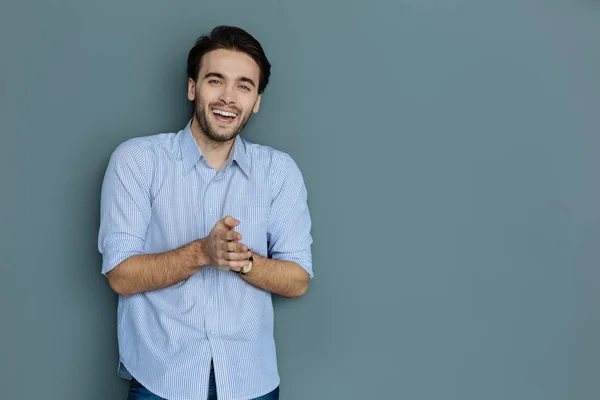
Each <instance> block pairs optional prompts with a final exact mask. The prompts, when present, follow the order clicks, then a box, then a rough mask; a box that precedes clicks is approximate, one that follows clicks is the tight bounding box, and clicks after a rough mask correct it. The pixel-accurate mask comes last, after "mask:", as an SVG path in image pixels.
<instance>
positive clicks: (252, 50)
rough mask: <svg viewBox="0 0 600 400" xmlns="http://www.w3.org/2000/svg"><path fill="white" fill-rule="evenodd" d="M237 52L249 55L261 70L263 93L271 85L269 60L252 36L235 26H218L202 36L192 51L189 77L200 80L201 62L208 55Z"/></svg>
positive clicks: (189, 61) (188, 62)
mask: <svg viewBox="0 0 600 400" xmlns="http://www.w3.org/2000/svg"><path fill="white" fill-rule="evenodd" d="M217 49H226V50H235V51H240V52H242V53H246V54H248V55H249V56H250V57H252V59H254V61H256V63H257V64H258V66H259V68H260V79H259V82H258V93H262V92H263V91H264V90H265V88H266V87H267V83H269V76H270V75H271V64H270V63H269V60H267V56H266V55H265V52H264V50H263V48H262V46H261V45H260V43H259V42H258V40H256V39H254V37H252V35H250V34H249V33H248V32H246V31H245V30H243V29H241V28H237V27H235V26H217V27H216V28H214V29H213V30H212V32H211V33H210V35H208V36H201V37H199V38H198V40H196V44H194V47H192V49H191V50H190V53H189V54H188V61H187V75H188V78H192V79H193V80H194V81H196V79H198V73H199V72H200V61H201V60H202V56H204V55H205V54H206V53H208V52H210V51H213V50H217Z"/></svg>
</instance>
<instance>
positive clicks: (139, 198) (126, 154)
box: [98, 140, 151, 275]
mask: <svg viewBox="0 0 600 400" xmlns="http://www.w3.org/2000/svg"><path fill="white" fill-rule="evenodd" d="M149 186H150V185H149V181H148V171H147V162H146V160H145V156H144V152H143V149H142V147H141V146H139V145H138V144H136V143H135V141H134V140H129V141H126V142H124V143H122V144H121V145H119V146H118V147H117V148H116V149H115V151H114V152H113V153H112V155H111V158H110V161H109V163H108V167H107V169H106V173H105V176H104V180H103V183H102V193H101V196H100V229H99V234H98V250H99V251H100V253H101V254H102V274H104V275H106V274H107V273H108V272H110V271H111V270H112V269H113V268H115V267H116V266H117V265H119V264H120V263H121V262H122V261H124V260H125V259H127V258H129V257H131V256H134V255H138V254H143V252H144V244H145V237H146V232H147V230H148V225H149V222H150V216H151V203H150V189H149Z"/></svg>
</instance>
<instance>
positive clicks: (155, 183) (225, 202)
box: [98, 123, 313, 400]
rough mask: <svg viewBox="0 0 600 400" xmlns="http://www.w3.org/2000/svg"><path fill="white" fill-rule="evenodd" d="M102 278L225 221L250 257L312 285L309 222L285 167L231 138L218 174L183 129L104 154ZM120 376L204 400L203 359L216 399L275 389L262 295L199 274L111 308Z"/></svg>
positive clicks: (220, 273) (216, 275) (292, 171)
mask: <svg viewBox="0 0 600 400" xmlns="http://www.w3.org/2000/svg"><path fill="white" fill-rule="evenodd" d="M100 211H101V218H100V231H99V237H98V249H99V251H100V253H102V256H103V263H102V273H103V274H106V273H107V272H109V271H110V270H112V269H113V268H114V267H116V266H117V265H118V264H119V263H120V262H122V261H123V260H125V259H126V258H128V257H131V256H133V255H137V254H149V253H161V252H165V251H168V250H173V249H175V248H178V247H181V246H183V245H185V244H187V243H190V242H192V241H194V240H196V239H200V238H204V237H206V236H208V234H209V232H210V230H211V229H212V228H213V226H214V225H215V224H216V223H217V221H219V220H220V219H221V218H223V217H224V216H226V215H231V216H233V217H234V218H236V219H239V220H240V225H239V226H238V227H236V230H237V231H238V232H240V233H241V234H242V236H243V239H242V240H241V242H242V243H244V244H246V245H248V247H249V248H251V249H252V250H253V251H254V252H255V253H257V254H260V255H262V256H264V257H270V258H273V259H278V260H290V261H294V262H296V263H298V264H299V265H300V266H302V267H303V268H304V269H305V270H306V271H307V272H308V274H309V275H310V277H311V278H312V276H313V272H312V259H311V244H312V236H311V233H310V229H311V219H310V213H309V210H308V206H307V193H306V187H305V185H304V180H303V177H302V174H301V172H300V170H299V169H298V166H297V165H296V163H295V162H294V161H293V159H292V158H291V157H290V156H289V155H287V154H285V153H283V152H281V151H277V150H274V149H272V148H270V147H267V146H261V145H257V144H253V143H250V142H248V141H245V140H243V139H242V138H241V137H239V136H238V137H237V139H236V140H235V143H234V146H233V148H232V151H231V153H230V156H229V159H228V160H227V162H226V163H225V164H224V165H223V167H222V168H221V170H220V171H219V172H218V173H217V172H216V170H215V169H213V168H211V167H209V166H208V164H207V162H206V159H205V157H204V156H203V155H202V153H201V151H200V148H199V147H198V145H197V144H196V141H195V140H194V137H193V136H192V132H191V130H190V123H188V124H187V126H186V127H185V129H183V130H181V131H180V132H178V133H166V134H158V135H152V136H146V137H138V138H134V139H130V140H127V141H126V142H124V143H122V144H121V145H119V146H118V147H117V148H116V150H115V151H114V152H113V154H112V156H111V158H110V162H109V164H108V167H107V170H106V175H105V177H104V182H103V185H102V196H101V210H100ZM117 331H118V343H119V358H120V359H119V368H118V373H119V376H121V377H123V378H127V379H129V378H131V376H133V377H135V378H136V379H137V380H138V381H139V382H140V383H141V384H142V385H144V386H146V387H147V388H148V389H149V390H150V391H152V392H154V393H155V394H157V395H159V396H161V397H164V398H167V399H170V400H171V399H172V400H205V399H206V395H207V393H208V380H209V373H210V364H211V359H212V360H213V363H214V369H215V378H216V383H217V391H218V395H219V399H221V400H229V399H240V400H241V399H252V398H254V397H258V396H261V395H263V394H266V393H268V392H270V391H272V390H273V389H275V388H276V387H277V386H278V385H279V374H278V370H277V360H276V352H275V342H274V339H273V305H272V300H271V293H269V292H267V291H264V290H262V289H259V288H257V287H255V286H253V285H250V284H249V283H247V282H245V281H244V280H243V279H241V278H240V276H239V275H238V274H235V273H233V272H231V271H225V270H220V269H217V268H214V267H212V266H209V267H206V268H203V269H202V270H200V271H199V272H197V273H196V274H194V275H192V276H191V277H190V278H188V279H186V280H185V281H182V282H179V283H177V284H175V285H173V286H170V287H167V288H164V289H160V290H155V291H149V292H145V293H140V294H135V295H133V296H129V297H122V296H119V305H118V311H117Z"/></svg>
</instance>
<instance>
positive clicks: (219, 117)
mask: <svg viewBox="0 0 600 400" xmlns="http://www.w3.org/2000/svg"><path fill="white" fill-rule="evenodd" d="M259 76H260V68H259V66H258V64H257V63H256V62H255V61H254V60H253V59H252V57H250V56H249V55H247V54H245V53H241V52H238V51H232V50H223V49H219V50H213V51H211V52H208V53H206V54H205V55H204V57H202V60H201V62H200V71H199V72H198V77H197V80H196V82H194V80H193V79H191V78H190V79H189V80H188V99H189V100H190V101H194V108H195V110H194V111H195V118H196V119H197V121H198V125H199V126H200V129H202V131H203V132H204V134H206V136H208V137H209V138H211V139H212V140H214V141H218V142H226V141H229V140H231V139H233V138H235V137H236V136H237V135H238V134H239V133H240V132H241V131H242V130H243V129H244V127H245V126H246V124H247V123H248V120H249V119H250V116H251V115H252V113H256V112H258V109H259V106H260V99H261V95H259V94H258V79H259Z"/></svg>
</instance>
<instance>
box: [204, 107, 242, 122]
mask: <svg viewBox="0 0 600 400" xmlns="http://www.w3.org/2000/svg"><path fill="white" fill-rule="evenodd" d="M211 111H212V113H211V114H212V116H213V118H214V119H215V120H216V121H217V122H218V123H220V124H223V125H228V124H231V123H232V122H233V121H234V120H235V119H236V118H237V117H238V113H236V112H233V111H227V110H224V109H222V108H213V109H212V110H211Z"/></svg>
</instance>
